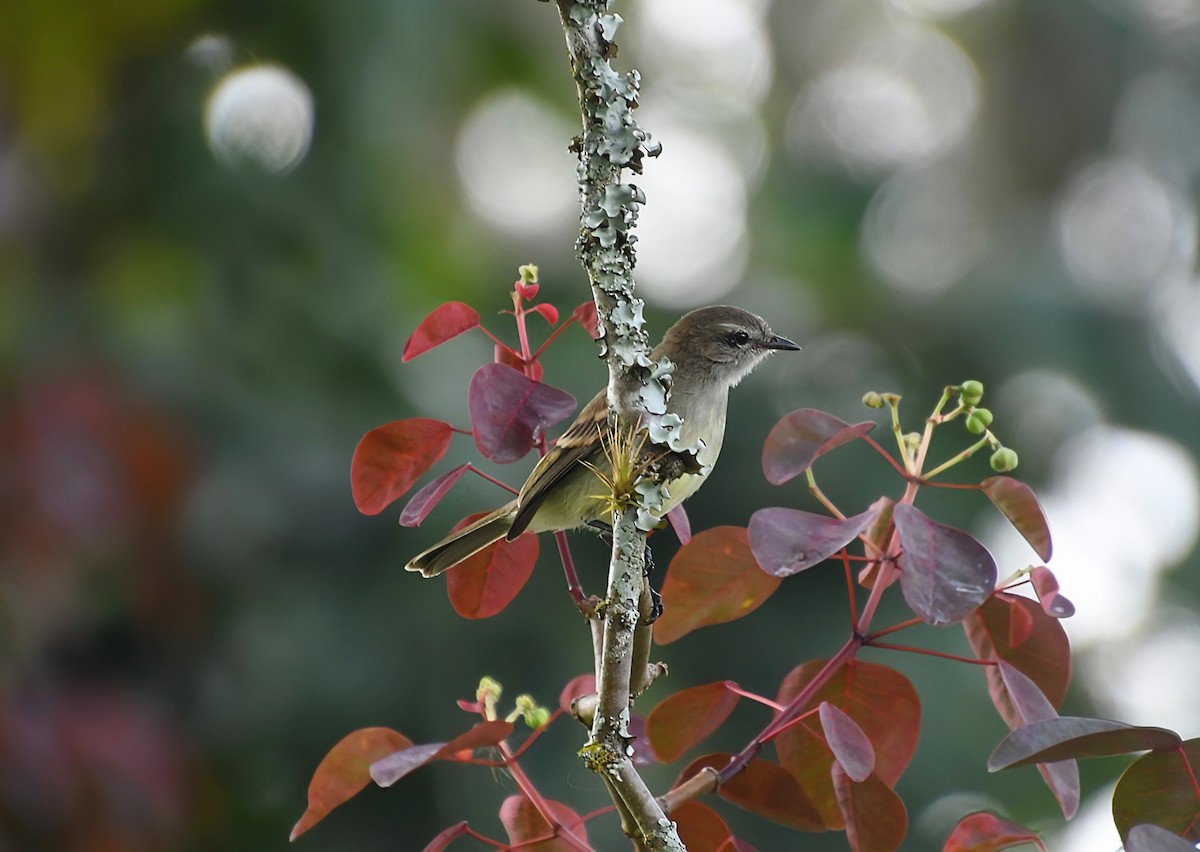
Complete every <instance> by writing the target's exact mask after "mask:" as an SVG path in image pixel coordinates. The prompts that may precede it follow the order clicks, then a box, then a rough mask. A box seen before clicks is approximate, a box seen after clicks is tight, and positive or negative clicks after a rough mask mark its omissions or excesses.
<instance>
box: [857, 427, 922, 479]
mask: <svg viewBox="0 0 1200 852" xmlns="http://www.w3.org/2000/svg"><path fill="white" fill-rule="evenodd" d="M862 439H863V440H864V441H866V442H867V443H868V444H870V445H871V446H872V447H874V448H875V451H876V452H877V453H879V455H881V456H883V457H884V458H885V459H887V460H888V464H890V465H891V466H892V467H894V468H895V469H896V472H897V473H898V474H900V475H901V476H903V477H904V478H905V479H911V478H912V477H911V476H910V475H909V473H908V471H907V470H905V469H904V467H903V466H902V465H901V464H900V462H898V461H896V460H895V459H894V458H892V456H891V453H889V452H888V451H887V450H885V449H884V448H883V447H881V446H879V443H878V442H877V441H876V440H875V439H874V438H872V437H871V436H870V435H863V436H862Z"/></svg>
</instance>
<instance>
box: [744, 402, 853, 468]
mask: <svg viewBox="0 0 1200 852" xmlns="http://www.w3.org/2000/svg"><path fill="white" fill-rule="evenodd" d="M874 428H875V424H874V423H856V424H854V425H853V426H851V425H850V424H849V423H846V422H845V421H843V420H839V419H838V418H836V417H834V416H833V415H832V414H826V413H825V412H824V411H818V410H817V409H815V408H801V409H799V410H797V411H793V412H792V413H791V414H788V415H785V416H784V418H783V419H782V420H780V421H779V422H778V423H776V424H775V426H774V428H773V429H771V432H770V434H768V435H767V442H766V444H765V445H763V460H762V464H763V475H764V476H766V478H767V482H770V483H771V484H772V485H782V484H783V483H785V482H787V481H788V480H789V479H791V478H793V477H795V476H799V475H800V474H802V473H804V471H806V470H808V469H809V467H811V466H812V463H813V462H815V461H816V460H817V458H819V457H820V456H822V455H824V454H825V453H827V452H829V451H830V450H832V449H835V448H836V447H840V446H841V445H842V444H847V443H849V442H850V441H853V440H854V439H855V438H861V437H862V436H863V435H865V434H867V433H868V432H870V431H871V430H872V429H874Z"/></svg>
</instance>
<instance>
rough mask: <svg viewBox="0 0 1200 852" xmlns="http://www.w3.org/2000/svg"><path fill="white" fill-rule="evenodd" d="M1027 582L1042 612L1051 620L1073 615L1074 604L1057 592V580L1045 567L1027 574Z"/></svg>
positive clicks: (1037, 568)
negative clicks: (1036, 597) (1035, 595)
mask: <svg viewBox="0 0 1200 852" xmlns="http://www.w3.org/2000/svg"><path fill="white" fill-rule="evenodd" d="M1029 580H1030V582H1032V583H1033V589H1034V591H1035V592H1037V596H1038V600H1039V601H1041V602H1042V610H1043V611H1044V612H1045V613H1046V615H1048V616H1050V617H1051V618H1070V617H1071V616H1072V615H1074V614H1075V604H1073V603H1071V602H1070V601H1069V600H1068V599H1067V598H1065V597H1064V596H1062V595H1061V594H1059V592H1058V578H1057V577H1055V576H1054V572H1052V571H1051V570H1050V569H1049V568H1047V567H1046V566H1045V565H1039V566H1038V567H1036V568H1034V569H1033V570H1032V571H1031V572H1029Z"/></svg>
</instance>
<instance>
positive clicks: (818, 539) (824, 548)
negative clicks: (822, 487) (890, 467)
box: [749, 507, 879, 577]
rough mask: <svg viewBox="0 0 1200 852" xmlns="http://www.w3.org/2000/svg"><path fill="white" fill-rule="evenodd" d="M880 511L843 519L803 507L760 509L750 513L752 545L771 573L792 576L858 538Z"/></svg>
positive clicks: (757, 556)
mask: <svg viewBox="0 0 1200 852" xmlns="http://www.w3.org/2000/svg"><path fill="white" fill-rule="evenodd" d="M878 514H879V510H878V509H877V508H874V507H873V508H870V509H868V510H867V511H865V512H863V513H862V514H859V515H854V516H853V517H850V518H840V519H839V518H831V517H829V516H828V515H817V514H814V513H812V512H802V511H800V510H799V509H779V508H773V509H759V510H758V511H757V512H755V513H754V514H753V515H751V516H750V526H749V534H750V549H751V551H752V552H753V553H754V558H755V560H757V562H758V564H759V565H760V566H761V567H762V569H763V570H764V571H766V572H767V573H768V574H771V575H773V576H776V577H790V576H791V575H792V574H796V573H798V572H800V571H803V570H805V569H806V568H812V567H813V566H814V565H819V564H820V563H822V562H824V561H825V560H826V559H828V558H829V557H831V556H833V555H834V554H835V553H837V552H838V551H839V550H841V549H842V548H843V547H845V546H846V545H847V544H849V543H850V542H852V541H854V539H856V538H858V536H859V535H860V534H861V533H862V532H863V531H864V530H866V529H867V527H869V526H870V525H871V524H872V523H873V522H874V521H875V519H876V518H877V517H878Z"/></svg>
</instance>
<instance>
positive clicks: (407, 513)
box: [400, 464, 471, 527]
mask: <svg viewBox="0 0 1200 852" xmlns="http://www.w3.org/2000/svg"><path fill="white" fill-rule="evenodd" d="M470 469H471V465H470V464H460V465H459V466H458V467H456V468H454V470H451V471H450V472H448V473H443V474H442V475H441V476H439V477H438V478H437V479H435V480H433V482H430V483H429V484H428V485H426V486H425V487H424V488H422V489H421V490H420V491H418V492H417V493H416V494H414V495H413V496H412V497H411V498H410V499H409V501H408V504H407V505H406V506H405V507H404V511H403V512H401V513H400V525H401V526H404V527H419V526H420V525H421V521H423V520H425V519H426V518H427V517H429V513H430V512H432V511H433V510H434V507H435V506H437V504H438V503H440V502H441V501H442V498H443V497H445V496H446V492H447V491H449V490H450V489H451V488H453V487H454V483H456V482H458V481H459V480H460V479H462V477H463V474H464V473H466V472H467V471H468V470H470Z"/></svg>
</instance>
